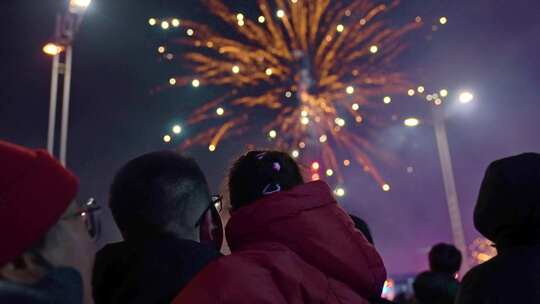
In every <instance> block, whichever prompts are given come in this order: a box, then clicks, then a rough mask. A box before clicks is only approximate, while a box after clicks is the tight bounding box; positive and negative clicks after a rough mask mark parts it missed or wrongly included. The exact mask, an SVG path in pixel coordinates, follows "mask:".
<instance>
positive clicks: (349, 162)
mask: <svg viewBox="0 0 540 304" xmlns="http://www.w3.org/2000/svg"><path fill="white" fill-rule="evenodd" d="M343 165H344V166H345V167H348V166H350V165H351V161H350V160H348V159H346V160H344V161H343Z"/></svg>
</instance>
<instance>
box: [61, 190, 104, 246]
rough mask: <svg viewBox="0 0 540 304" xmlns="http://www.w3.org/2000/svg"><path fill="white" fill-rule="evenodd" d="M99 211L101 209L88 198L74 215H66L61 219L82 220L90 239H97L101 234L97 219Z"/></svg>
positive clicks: (93, 200)
mask: <svg viewBox="0 0 540 304" xmlns="http://www.w3.org/2000/svg"><path fill="white" fill-rule="evenodd" d="M100 211H101V207H100V206H98V204H97V203H96V200H95V199H94V198H90V199H89V200H88V201H86V203H85V204H83V206H81V207H80V208H79V209H78V210H77V211H76V212H75V213H73V214H69V215H66V216H64V217H62V219H63V220H69V219H75V218H82V219H83V220H84V224H85V225H86V229H87V230H88V234H89V235H90V237H91V238H93V239H97V238H98V237H99V235H100V233H101V221H100V218H99V213H100Z"/></svg>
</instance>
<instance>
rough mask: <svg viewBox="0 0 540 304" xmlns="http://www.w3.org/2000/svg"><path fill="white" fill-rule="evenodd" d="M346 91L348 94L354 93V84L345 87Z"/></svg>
mask: <svg viewBox="0 0 540 304" xmlns="http://www.w3.org/2000/svg"><path fill="white" fill-rule="evenodd" d="M345 92H347V94H349V95H352V94H354V87H353V86H348V87H347V88H346V89H345Z"/></svg>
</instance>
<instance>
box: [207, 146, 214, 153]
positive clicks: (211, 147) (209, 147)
mask: <svg viewBox="0 0 540 304" xmlns="http://www.w3.org/2000/svg"><path fill="white" fill-rule="evenodd" d="M208 150H209V151H210V152H214V151H216V146H215V145H210V146H208Z"/></svg>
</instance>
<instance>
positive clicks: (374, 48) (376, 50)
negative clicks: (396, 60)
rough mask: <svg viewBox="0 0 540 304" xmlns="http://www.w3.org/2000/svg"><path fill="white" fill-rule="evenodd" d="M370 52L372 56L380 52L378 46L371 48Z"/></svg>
mask: <svg viewBox="0 0 540 304" xmlns="http://www.w3.org/2000/svg"><path fill="white" fill-rule="evenodd" d="M369 52H370V53H371V54H377V53H378V52H379V47H378V46H376V45H372V46H370V47H369Z"/></svg>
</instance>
